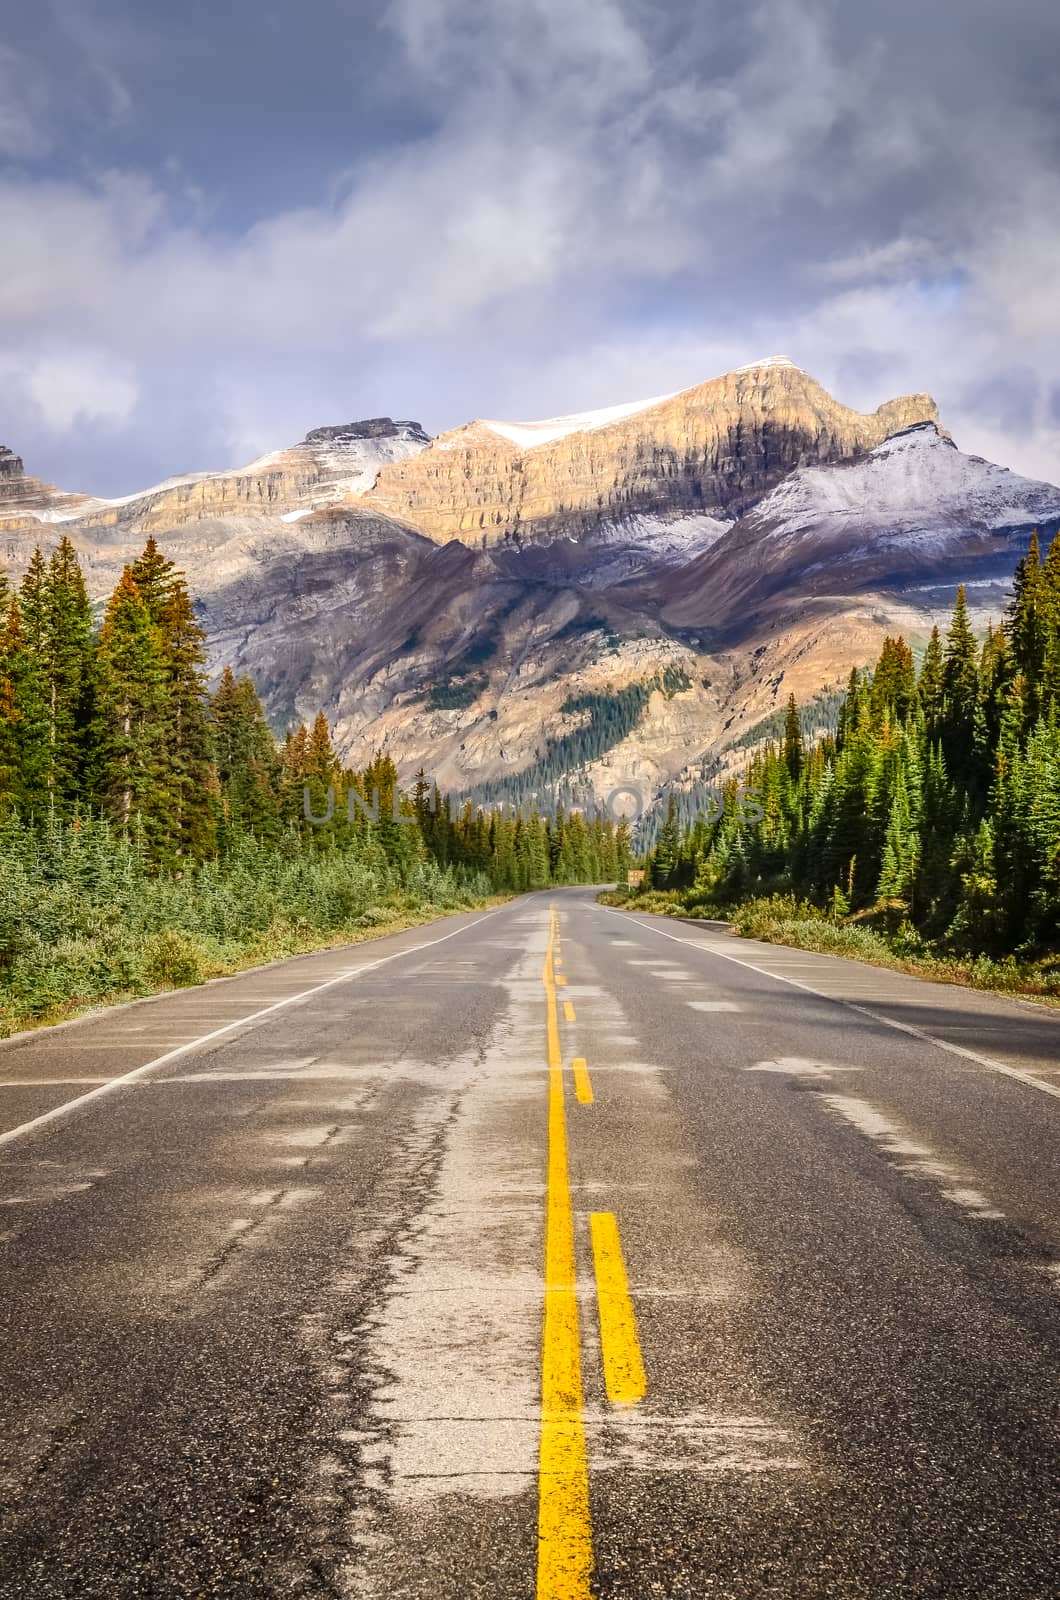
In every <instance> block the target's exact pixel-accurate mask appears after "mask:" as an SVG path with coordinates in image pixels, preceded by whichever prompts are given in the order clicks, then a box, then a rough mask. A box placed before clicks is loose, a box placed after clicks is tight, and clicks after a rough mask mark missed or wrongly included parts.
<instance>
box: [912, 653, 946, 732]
mask: <svg viewBox="0 0 1060 1600" xmlns="http://www.w3.org/2000/svg"><path fill="white" fill-rule="evenodd" d="M942 694H943V688H942V640H941V639H940V637H939V630H938V628H937V627H934V628H932V630H931V638H930V639H929V640H928V646H927V649H926V651H925V652H924V659H923V661H922V663H921V666H920V678H919V680H918V682H917V700H918V701H919V704H920V710H921V712H922V714H923V717H924V723H925V725H926V727H927V731H928V735H929V737H931V738H935V737H937V735H938V730H939V727H940V725H941V722H942Z"/></svg>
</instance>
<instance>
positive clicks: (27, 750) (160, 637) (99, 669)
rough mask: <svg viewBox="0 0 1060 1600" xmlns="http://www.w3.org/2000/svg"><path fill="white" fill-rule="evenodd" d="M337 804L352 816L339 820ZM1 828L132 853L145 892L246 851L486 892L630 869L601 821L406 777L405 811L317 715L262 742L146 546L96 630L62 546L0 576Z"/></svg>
mask: <svg viewBox="0 0 1060 1600" xmlns="http://www.w3.org/2000/svg"><path fill="white" fill-rule="evenodd" d="M329 789H331V790H332V791H333V792H335V793H337V797H338V799H337V804H335V806H334V814H333V816H332V818H331V819H330V820H329V821H328V822H326V823H324V824H322V825H315V824H313V823H311V822H310V821H308V820H307V817H306V815H305V813H306V810H307V809H308V810H309V812H310V813H311V815H313V816H319V815H322V814H323V812H324V810H325V796H326V794H327V791H328V790H329ZM351 790H353V791H355V792H356V794H357V796H358V797H359V798H360V800H361V801H362V802H363V804H360V805H354V806H353V807H352V808H350V807H349V806H348V805H347V800H348V796H349V792H350V791H351ZM376 791H378V794H379V807H378V818H376V817H375V816H374V815H373V814H372V812H373V806H372V797H373V794H374V793H375V792H376ZM306 797H308V801H309V804H308V806H307V805H306V804H305V800H306ZM395 816H396V817H398V818H399V819H401V820H400V821H397V822H396V821H395V820H394V818H395ZM0 819H7V822H8V824H9V825H8V827H7V828H6V830H5V837H6V838H7V840H8V849H9V850H11V849H13V848H14V846H13V845H12V844H11V840H12V839H13V838H14V834H13V833H12V827H16V826H21V827H26V828H29V829H31V830H33V829H36V830H37V831H38V833H39V831H40V829H41V827H42V826H43V824H44V821H45V820H47V822H48V824H49V826H50V827H52V828H53V829H54V827H55V825H56V823H60V824H65V825H68V826H70V827H72V828H74V829H75V830H76V829H78V828H81V827H83V826H85V825H86V824H87V822H88V821H89V820H90V819H91V820H92V822H93V824H95V825H102V826H103V827H104V828H105V829H110V830H111V832H112V833H113V834H114V835H115V836H118V835H120V836H123V837H124V836H132V837H134V838H135V841H136V849H137V851H138V853H139V856H140V858H141V859H142V861H143V862H144V864H145V867H146V869H147V870H148V871H152V872H154V873H156V874H159V873H161V874H165V873H169V874H174V873H178V874H179V873H187V872H189V871H194V870H195V869H196V868H198V867H200V866H202V865H203V864H204V863H209V862H218V861H219V862H221V863H223V862H224V861H225V860H227V859H228V858H229V857H230V856H232V855H233V853H235V852H237V851H238V849H239V847H240V845H241V843H242V842H243V841H245V840H247V839H248V838H249V839H253V840H254V841H255V844H256V845H257V846H258V847H261V848H264V849H265V850H273V851H275V850H289V849H290V848H291V846H292V840H293V839H297V841H298V844H299V848H308V849H312V850H315V851H329V850H330V851H341V852H347V853H351V854H352V855H353V856H355V857H357V858H361V859H365V860H371V859H374V860H381V861H384V862H387V863H391V864H393V865H394V866H395V867H397V868H398V869H399V870H408V869H410V868H411V867H412V865H413V864H414V863H415V862H417V861H423V860H431V861H433V862H434V863H436V864H437V865H438V866H439V867H440V868H442V869H443V870H446V871H452V872H456V873H457V874H458V875H459V874H463V875H464V876H465V877H471V876H475V875H480V876H483V877H484V878H485V879H486V880H488V882H489V884H490V885H492V886H493V887H494V888H496V889H502V890H503V889H524V888H541V887H546V886H547V885H549V884H550V883H570V882H598V881H601V880H602V879H606V878H610V877H614V876H616V875H617V874H619V873H624V872H625V870H626V867H627V866H628V865H629V864H630V862H631V860H632V857H631V853H630V845H629V838H628V829H626V828H625V827H623V826H621V825H619V826H616V825H615V824H614V823H613V822H612V821H611V819H610V818H608V817H604V816H600V815H591V816H589V815H583V814H581V813H580V812H572V813H570V814H569V815H568V814H565V813H564V811H563V810H562V809H560V810H558V811H557V812H556V814H555V815H551V816H547V817H546V816H542V815H540V814H539V813H538V812H537V811H536V810H534V809H532V808H531V809H530V810H529V811H528V812H527V814H526V815H519V816H511V815H510V814H507V813H506V812H504V811H502V810H497V809H493V810H487V809H484V808H483V807H481V806H478V805H475V804H473V803H471V802H466V803H464V804H459V803H457V802H456V801H455V800H454V798H453V797H452V796H449V795H441V796H438V795H437V794H436V793H435V791H434V790H433V789H432V788H431V786H429V784H428V781H427V777H426V774H422V773H421V774H420V776H419V779H418V780H417V783H416V786H415V789H414V790H413V791H412V792H410V793H408V794H406V793H404V792H403V791H401V790H400V789H399V785H398V777H397V771H396V769H395V767H394V764H393V762H392V761H391V760H390V758H389V757H388V756H386V755H385V754H380V755H377V756H376V758H375V759H374V760H373V761H372V762H371V763H370V764H369V765H368V766H367V767H366V768H364V769H363V770H361V771H353V770H350V769H347V768H344V767H343V765H342V763H341V761H340V760H339V757H338V756H337V754H336V751H335V749H334V745H333V742H332V737H331V730H330V728H329V725H328V722H327V719H326V717H325V716H324V715H323V713H320V714H318V715H317V717H316V719H315V720H314V722H313V723H312V724H311V725H310V726H306V725H305V724H303V725H301V726H299V727H297V728H292V729H289V730H287V731H286V733H285V735H284V736H283V737H282V738H280V739H278V738H277V737H276V735H275V734H274V732H273V730H272V729H271V727H270V726H269V722H268V719H267V717H266V714H265V710H264V708H263V706H262V703H261V700H260V698H259V696H258V693H257V691H256V689H255V687H254V685H253V683H252V682H251V680H250V679H249V678H246V677H244V678H237V677H236V676H235V674H234V673H233V672H232V671H231V669H230V668H226V669H225V671H224V672H223V673H222V675H221V677H220V680H219V681H218V682H217V683H216V685H215V686H213V687H211V686H210V683H209V679H208V674H207V651H206V636H205V633H204V630H203V628H202V625H201V623H200V622H199V620H198V618H197V616H196V614H195V609H194V605H193V603H192V599H191V596H190V593H189V589H188V584H187V581H186V578H185V576H184V574H183V573H182V572H180V571H178V570H177V568H176V567H175V566H174V563H173V562H172V561H170V560H169V559H168V558H167V557H166V556H165V555H164V554H163V553H162V552H161V551H160V550H159V548H158V545H157V543H156V541H155V540H154V539H148V541H147V543H146V546H145V548H144V550H143V552H142V553H141V555H140V556H139V558H138V559H137V560H136V561H135V562H133V563H132V564H130V565H129V566H127V567H126V568H125V570H124V571H123V573H122V575H121V578H120V580H119V582H118V584H117V586H116V587H115V589H114V592H113V593H112V594H111V596H110V598H109V600H108V601H107V603H106V606H105V608H104V609H103V613H102V617H101V618H100V620H99V622H98V624H97V622H96V620H95V618H94V614H93V607H92V604H91V601H90V599H89V596H88V591H87V587H86V584H85V580H84V575H83V573H82V570H81V566H80V563H79V561H78V557H77V552H76V550H75V548H74V546H73V545H72V543H71V542H70V540H69V539H68V538H65V537H64V538H63V539H62V540H61V542H60V544H59V546H58V548H57V549H56V550H55V551H54V553H53V554H52V555H51V556H50V558H48V559H46V558H45V556H44V555H43V554H42V552H41V551H40V549H39V548H38V549H37V550H36V551H35V553H34V555H33V558H32V560H31V562H30V564H29V567H28V569H27V571H26V574H25V576H24V578H23V580H22V582H21V584H20V585H19V586H18V587H17V589H16V588H13V587H12V586H11V585H10V584H9V582H8V580H7V578H6V577H5V575H4V574H3V572H2V570H0ZM2 849H3V844H2V841H0V851H2Z"/></svg>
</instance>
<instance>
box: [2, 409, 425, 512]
mask: <svg viewBox="0 0 1060 1600" xmlns="http://www.w3.org/2000/svg"><path fill="white" fill-rule="evenodd" d="M429 442H430V440H429V436H428V435H427V434H426V433H424V431H423V429H422V428H421V427H420V425H419V423H418V422H394V421H393V420H392V419H391V418H390V417H372V418H370V419H369V420H368V421H366V422H349V423H343V424H341V425H339V426H338V427H329V428H315V429H314V430H313V431H312V432H311V433H309V434H307V436H306V438H305V439H304V440H303V441H302V443H301V444H296V445H293V446H292V447H291V448H290V449H289V450H277V451H275V452H273V453H272V454H271V455H267V456H262V457H260V459H259V460H257V461H252V462H251V463H250V465H249V466H247V467H241V468H239V469H238V470H237V471H234V472H196V473H190V474H189V475H187V476H186V477H179V478H169V479H167V480H166V482H165V483H160V484H158V485H157V487H155V488H153V489H147V490H145V491H144V492H143V493H141V494H134V495H126V496H125V497H124V498H122V499H119V500H100V499H95V498H92V497H90V496H87V495H63V494H60V493H59V492H58V491H57V490H54V489H51V488H49V487H48V486H46V485H45V484H43V483H41V481H40V479H39V478H25V477H22V478H21V484H22V488H21V489H19V488H18V487H17V482H16V479H15V477H14V475H13V474H12V479H11V482H12V488H11V491H10V493H9V494H5V487H4V485H5V478H4V477H3V476H2V475H0V531H4V530H5V529H11V528H13V527H18V528H24V527H25V526H26V524H25V521H24V520H22V519H23V518H24V515H25V513H27V512H28V513H30V514H34V513H35V514H36V515H37V518H38V520H43V521H48V522H67V521H72V520H74V519H76V520H77V522H78V526H79V528H81V529H84V530H92V529H117V530H119V531H121V532H134V533H138V534H150V533H154V534H160V533H166V532H168V531H169V530H170V529H173V528H179V527H181V526H183V525H184V524H185V523H188V522H200V521H204V520H207V519H213V518H217V517H248V516H249V517H254V516H262V517H287V518H289V519H290V520H291V521H295V520H297V519H298V518H300V517H305V516H308V515H309V514H310V513H311V512H313V511H316V510H319V509H320V508H321V507H325V506H328V505H333V504H335V503H337V502H338V501H340V500H342V499H344V498H346V497H348V496H357V495H360V494H363V492H364V491H365V489H369V488H371V486H372V484H373V483H374V482H375V478H376V475H377V473H378V471H379V468H380V466H381V465H382V464H383V463H385V462H393V461H400V460H402V459H403V458H404V457H406V456H410V455H415V454H416V453H417V452H418V451H420V450H422V449H423V448H424V447H425V446H426V445H427V444H428V443H429ZM7 454H8V456H10V458H11V460H12V461H14V462H17V463H18V467H19V470H20V471H21V466H22V463H21V462H20V461H19V460H18V457H17V456H11V453H10V451H9V452H7ZM0 465H2V462H0ZM13 518H18V519H19V520H18V521H17V522H14V521H13V520H12V519H13Z"/></svg>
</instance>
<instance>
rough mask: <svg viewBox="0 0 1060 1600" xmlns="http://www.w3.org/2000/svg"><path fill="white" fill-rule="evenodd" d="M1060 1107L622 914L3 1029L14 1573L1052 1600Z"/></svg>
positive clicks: (769, 963)
mask: <svg viewBox="0 0 1060 1600" xmlns="http://www.w3.org/2000/svg"><path fill="white" fill-rule="evenodd" d="M141 1069H144V1070H141ZM1058 1130H1060V1012H1050V1011H1046V1010H1044V1009H1042V1008H1037V1007H1034V1006H1031V1005H1028V1004H1023V1003H1020V1002H1018V1001H1008V1000H1001V999H996V998H993V997H990V996H985V995H981V994H975V993H969V992H968V991H964V990H959V989H954V988H948V987H943V986H936V985H932V984H925V983H920V982H918V981H917V980H915V979H907V978H904V977H901V976H899V975H895V974H891V973H887V972H882V971H879V970H875V969H871V968H867V967H863V966H859V965H858V964H856V963H852V962H846V961H839V960H835V959H832V958H828V957H822V956H814V955H809V954H806V953H803V952H800V951H794V950H786V949H782V948H778V947H776V946H766V945H758V944H755V943H752V942H748V941H742V940H736V939H734V938H732V937H730V936H729V935H727V934H726V933H724V932H723V931H720V930H718V929H713V928H709V927H701V926H693V925H689V924H681V923H675V922H672V921H665V920H661V919H652V918H639V917H636V916H633V915H630V914H627V913H622V912H614V911H609V910H607V909H605V908H603V907H599V906H597V905H595V903H594V900H593V895H592V893H591V892H590V891H561V892H558V893H556V894H555V895H553V896H550V897H549V896H531V897H528V898H525V899H523V900H520V901H516V902H514V903H513V904H511V905H510V906H506V907H503V908H502V909H500V910H499V911H496V912H493V913H490V914H488V915H485V916H482V915H467V916H462V917H458V918H453V919H451V920H446V921H443V922H439V923H437V924H432V925H431V926H429V927H426V928H418V929H415V930H412V931H410V932H408V933H405V934H400V935H396V936H393V937H390V938H386V939H382V940H379V941H378V942H376V943H373V944H369V945H360V946H357V947H355V948H353V949H347V950H341V951H329V952H325V953H322V954H320V955H318V956H313V957H305V958H299V959H297V960H293V961H288V962H285V963H282V964H277V965H275V966H273V967H270V968H266V969H261V970H259V971H257V972H253V973H248V974H246V975H244V976H242V977H240V978H235V979H229V980H225V981H222V982H218V983H214V984H210V985H207V986H206V987H204V988H202V989H197V990H190V991H185V992H182V993H179V994H175V995H172V996H167V997H164V998H162V999H158V1000H154V1001H149V1002H141V1003H138V1004H136V1005H133V1006H130V1007H126V1008H124V1009H122V1010H118V1011H113V1012H110V1013H106V1014H103V1015H100V1016H97V1017H94V1018H91V1019H88V1020H85V1021H83V1022H80V1023H76V1024H73V1025H70V1026H67V1027H64V1028H61V1029H52V1030H48V1031H46V1032H41V1033H38V1034H35V1035H32V1036H29V1037H25V1038H23V1039H20V1040H14V1041H9V1042H8V1043H6V1044H4V1045H0V1270H2V1272H3V1296H2V1301H0V1369H2V1370H0V1596H2V1597H3V1600H8V1597H12V1600H13V1597H18V1600H36V1597H45V1596H47V1597H49V1600H52V1597H55V1600H58V1597H63V1600H69V1597H82V1596H95V1597H104V1596H106V1597H126V1596H134V1595H135V1596H152V1597H156V1600H170V1597H172V1600H193V1597H197V1596H211V1597H213V1596H217V1597H224V1600H251V1597H254V1600H257V1597H266V1596H268V1597H279V1596H284V1597H313V1600H317V1597H321V1600H322V1597H339V1596H342V1597H354V1600H374V1597H386V1600H391V1597H393V1600H472V1597H489V1600H583V1597H586V1596H589V1595H594V1596H597V1597H599V1600H618V1597H622V1600H626V1597H637V1600H640V1597H651V1596H666V1597H670V1600H702V1597H708V1600H715V1597H740V1600H745V1597H746V1600H751V1597H754V1600H763V1597H770V1596H777V1597H781V1596H783V1597H785V1600H814V1597H818V1596H841V1597H844V1600H891V1597H894V1600H921V1597H924V1600H926V1597H929V1596H930V1597H943V1596H944V1597H962V1600H963V1597H968V1600H1010V1597H1012V1600H1014V1597H1021V1600H1056V1597H1057V1596H1058V1595H1060V1319H1058V1311H1060V1140H1058V1138H1057V1133H1058Z"/></svg>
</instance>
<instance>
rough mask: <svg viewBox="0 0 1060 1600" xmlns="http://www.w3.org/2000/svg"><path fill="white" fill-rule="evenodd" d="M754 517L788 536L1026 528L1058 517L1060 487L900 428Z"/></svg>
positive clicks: (818, 469)
mask: <svg viewBox="0 0 1060 1600" xmlns="http://www.w3.org/2000/svg"><path fill="white" fill-rule="evenodd" d="M751 515H752V516H753V517H754V518H755V519H756V520H761V521H763V522H766V523H769V524H771V525H772V526H773V527H775V528H776V529H778V530H780V531H783V532H784V533H793V532H798V531H800V530H802V529H805V528H811V527H814V528H816V527H820V526H822V525H823V524H825V523H827V522H831V524H832V526H833V527H839V526H843V525H849V526H852V527H856V528H858V529H859V530H861V531H862V532H863V531H864V530H865V529H867V528H873V529H875V530H877V531H884V530H886V531H887V532H890V533H898V532H906V533H913V532H915V533H924V532H949V531H956V532H958V533H960V534H961V536H962V537H963V536H964V535H965V534H966V533H968V532H969V531H970V530H971V529H973V528H978V529H983V528H988V529H1001V528H1012V527H1022V526H1024V525H1027V526H1029V525H1031V524H1033V523H1036V522H1052V521H1055V520H1056V519H1058V518H1060V489H1058V488H1056V487H1055V486H1054V485H1053V484H1049V483H1039V482H1036V481H1034V480H1033V479H1030V478H1023V477H1020V476H1019V474H1018V473H1015V472H1011V471H1010V470H1009V468H1008V467H1000V466H997V465H996V464H995V463H994V462H992V461H984V460H983V458H982V457H981V456H969V455H964V454H963V453H962V452H961V451H960V450H958V448H957V446H956V445H955V444H954V442H953V440H952V439H950V438H949V437H948V436H947V435H945V434H943V433H941V432H940V431H939V429H938V427H937V426H936V425H935V423H934V422H918V423H914V424H913V425H912V426H910V427H908V428H902V429H900V430H899V431H898V432H897V433H893V434H891V435H890V437H889V438H887V439H885V440H884V441H883V443H882V444H879V445H877V446H876V447H875V449H873V450H870V451H869V452H868V454H867V455H865V456H863V457H861V459H860V460H856V461H850V462H832V463H829V464H825V465H821V466H812V467H811V466H807V467H798V468H797V469H796V470H795V471H794V472H792V473H790V474H789V475H788V477H786V478H785V479H784V480H783V482H781V483H779V484H778V485H777V487H776V488H775V489H773V490H772V491H771V492H770V493H769V494H767V495H766V496H765V498H764V499H763V500H761V501H760V502H759V504H758V506H757V507H756V508H755V510H754V512H753V513H751Z"/></svg>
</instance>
